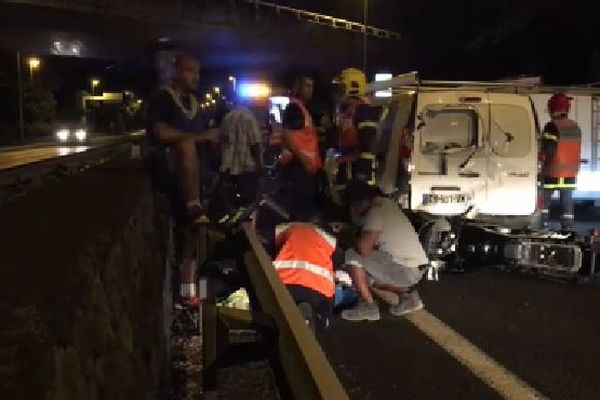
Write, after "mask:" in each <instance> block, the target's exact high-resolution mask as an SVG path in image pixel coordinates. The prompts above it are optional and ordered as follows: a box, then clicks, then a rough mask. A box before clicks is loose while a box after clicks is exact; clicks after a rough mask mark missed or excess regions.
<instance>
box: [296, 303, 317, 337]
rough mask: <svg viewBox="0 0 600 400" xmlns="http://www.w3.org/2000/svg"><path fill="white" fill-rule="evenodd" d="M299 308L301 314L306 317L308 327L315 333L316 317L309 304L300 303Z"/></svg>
mask: <svg viewBox="0 0 600 400" xmlns="http://www.w3.org/2000/svg"><path fill="white" fill-rule="evenodd" d="M298 308H299V309H300V313H301V314H302V316H303V317H304V320H305V321H306V325H308V327H309V328H310V330H311V331H313V332H314V331H315V315H314V313H313V309H312V307H311V305H310V304H308V303H300V304H298Z"/></svg>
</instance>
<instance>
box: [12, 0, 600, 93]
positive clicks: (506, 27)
mask: <svg viewBox="0 0 600 400" xmlns="http://www.w3.org/2000/svg"><path fill="white" fill-rule="evenodd" d="M165 1H166V0H165ZM364 1H365V0H329V1H319V0H278V3H280V4H282V5H289V6H292V7H298V8H304V9H307V10H312V11H317V12H322V13H324V14H330V15H334V16H338V17H341V18H346V19H350V20H355V21H362V18H363V4H364ZM133 3H136V4H140V3H139V1H136V2H132V4H133ZM184 3H185V2H184ZM234 3H235V4H237V7H236V8H235V14H236V17H237V22H236V23H235V24H234V25H227V24H218V23H214V21H211V22H210V23H204V24H202V23H200V24H198V23H197V21H196V26H193V24H192V26H190V24H189V23H188V22H189V21H186V24H179V23H178V21H177V20H176V19H175V20H171V21H170V22H169V21H167V19H166V18H165V21H161V20H162V19H163V18H162V14H161V12H160V11H156V12H155V13H153V14H150V17H151V19H148V18H146V16H144V15H142V16H139V15H136V16H135V17H133V18H130V17H122V16H121V17H115V16H107V15H104V14H102V13H100V12H95V13H89V12H67V11H64V10H61V11H57V10H50V9H47V8H35V7H26V6H22V5H1V6H0V8H1V11H2V13H0V49H2V50H4V51H11V50H16V49H22V50H23V51H24V53H25V54H27V53H28V52H29V53H32V54H40V55H42V56H43V55H44V54H43V51H44V50H43V49H44V46H46V44H45V41H48V40H52V39H50V38H51V37H52V35H53V33H52V34H50V33H48V32H55V31H57V32H63V33H62V34H63V36H64V32H68V35H69V36H72V37H78V35H83V36H82V37H83V39H82V43H83V45H84V50H86V51H87V54H85V55H84V57H85V58H90V59H97V60H100V61H98V62H97V63H96V64H94V63H91V64H90V63H84V64H82V63H81V62H76V63H75V62H74V65H73V66H68V67H66V66H65V68H66V69H65V71H66V70H68V71H69V74H71V71H75V72H76V71H81V73H80V74H79V75H81V76H78V77H77V78H76V79H78V83H77V84H74V85H75V86H77V85H79V86H81V84H82V82H83V83H85V80H86V79H87V76H84V75H89V74H92V73H97V74H106V75H107V76H112V77H115V78H111V82H110V84H111V85H113V86H119V85H120V84H121V82H122V81H123V80H133V81H135V82H134V85H137V86H141V87H144V86H147V83H148V82H149V81H152V79H154V76H152V72H151V71H152V69H153V62H154V60H153V55H152V54H153V52H154V51H155V50H156V48H157V47H158V46H159V43H158V38H160V37H169V38H171V39H172V41H171V42H170V43H169V46H171V47H172V48H175V49H185V50H189V51H191V52H193V53H195V54H197V55H198V56H199V57H200V58H201V59H202V61H203V64H204V66H205V72H206V74H207V76H209V77H210V79H213V77H215V78H214V79H217V77H218V76H220V75H224V76H226V75H227V74H229V73H235V74H239V73H245V72H248V71H251V72H252V73H259V72H265V73H267V74H270V75H271V76H274V77H278V78H280V77H285V76H286V74H287V75H288V76H289V75H290V74H291V73H292V72H293V71H294V70H299V69H310V70H311V71H316V72H320V74H322V75H323V76H325V77H328V76H331V75H332V74H333V73H335V71H338V70H339V69H341V68H343V67H347V66H361V65H362V58H361V55H362V50H361V49H362V38H361V36H360V35H359V34H355V33H348V32H344V31H341V30H333V29H330V28H326V27H321V26H317V25H314V24H310V23H307V22H302V21H298V20H296V19H295V18H294V17H291V16H289V15H282V16H277V15H275V14H274V13H273V12H269V11H265V10H262V11H260V12H259V13H258V14H257V13H256V11H255V9H254V7H252V6H250V5H247V4H245V2H243V1H241V0H237V2H234ZM368 3H369V24H372V25H375V26H377V27H381V28H386V29H389V30H393V31H396V32H399V33H401V34H402V35H403V37H402V41H401V42H399V43H398V42H394V41H386V40H381V39H375V38H370V39H369V68H368V69H369V71H368V72H369V76H371V77H372V75H373V74H374V73H375V72H378V71H384V70H385V71H390V72H395V73H400V72H405V71H409V70H419V71H420V73H421V75H422V76H424V77H427V78H433V79H497V78H503V77H509V76H516V75H541V76H543V77H544V79H545V81H546V82H547V83H556V84H559V83H586V82H593V81H600V2H599V1H579V0H575V1H569V2H566V1H559V0H527V1H522V0H521V1H517V0H504V1H481V0H478V1H473V0H455V1H448V0H402V1H398V0H368ZM592 3H594V5H592ZM166 4H172V3H168V2H166ZM190 4H191V3H190ZM194 4H201V5H202V7H204V8H202V9H199V12H200V13H201V14H202V13H204V12H210V11H213V10H220V11H223V10H225V11H224V12H225V13H226V14H227V13H228V12H229V11H228V10H231V9H227V7H226V6H225V5H226V4H229V7H231V4H233V3H231V2H224V1H221V0H206V1H204V2H196V3H194ZM9 33H10V34H9ZM111 63H113V64H114V66H115V67H114V68H115V69H116V70H120V71H124V72H123V73H120V74H115V73H114V71H115V69H113V70H112V71H111V70H110V68H109V67H110V65H113V64H111ZM54 65H55V66H54V67H53V69H47V70H45V71H44V72H43V73H44V74H46V75H47V74H50V73H51V71H52V70H54V71H58V72H57V73H55V75H57V74H58V75H59V76H58V77H57V76H53V77H49V78H48V79H49V81H52V82H61V81H65V74H61V73H60V67H59V66H60V65H63V66H64V65H66V64H65V63H60V62H55V63H54ZM136 65H137V67H136ZM136 71H137V73H136ZM74 75H77V73H74ZM74 75H68V76H69V77H70V76H74ZM140 75H149V77H146V76H145V77H143V78H141V77H140ZM71 83H73V82H71ZM108 83H109V82H108V81H107V84H108Z"/></svg>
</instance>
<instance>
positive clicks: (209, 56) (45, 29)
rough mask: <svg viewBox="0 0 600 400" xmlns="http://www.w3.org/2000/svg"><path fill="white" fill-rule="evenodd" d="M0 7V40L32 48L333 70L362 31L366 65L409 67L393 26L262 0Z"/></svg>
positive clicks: (215, 65)
mask: <svg viewBox="0 0 600 400" xmlns="http://www.w3.org/2000/svg"><path fill="white" fill-rule="evenodd" d="M0 9H1V10H2V12H3V14H4V15H5V20H6V23H5V24H4V25H3V26H2V27H1V28H0V31H1V32H2V35H1V37H0V46H1V47H4V48H12V49H21V50H23V51H25V52H30V53H34V54H59V55H66V56H76V57H90V58H100V59H119V60H127V61H134V62H140V61H141V60H145V61H146V62H150V63H151V62H153V54H155V53H156V51H158V50H160V49H173V48H175V49H185V50H188V51H191V52H193V53H195V54H197V55H198V56H199V57H200V58H201V60H202V62H203V64H204V66H205V67H207V68H209V69H226V70H229V71H232V72H236V71H238V70H245V71H248V70H253V71H261V72H267V73H269V72H274V71H281V70H282V69H286V68H293V69H298V68H303V69H309V68H310V69H323V70H325V71H327V72H328V73H329V72H331V73H333V72H335V71H338V70H340V69H342V68H345V67H348V66H357V67H360V66H361V65H362V57H363V39H364V35H365V33H366V35H367V37H368V58H369V65H377V66H378V67H381V68H392V67H397V68H409V67H410V66H411V65H409V62H407V60H410V59H411V57H410V54H409V51H410V50H409V48H410V45H409V42H408V41H407V40H405V38H404V37H402V36H401V35H400V34H399V33H398V32H394V31H392V30H389V29H384V28H381V27H375V26H372V25H368V24H367V25H364V24H362V22H358V21H351V20H350V19H348V18H340V17H336V16H332V15H327V14H321V13H317V12H313V11H310V10H304V9H301V8H293V7H283V6H278V5H277V4H275V3H271V2H264V1H253V0H252V1H251V0H227V1H217V0H202V1H189V0H187V1H186V0H177V1H168V0H149V1H141V0H138V1H125V0H85V1H75V0H9V1H5V2H3V4H1V5H0ZM21 21H26V22H27V25H26V26H25V25H24V24H22V23H21ZM373 72H374V71H373Z"/></svg>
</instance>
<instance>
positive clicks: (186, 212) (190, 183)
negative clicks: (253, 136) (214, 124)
mask: <svg viewBox="0 0 600 400" xmlns="http://www.w3.org/2000/svg"><path fill="white" fill-rule="evenodd" d="M174 67H175V71H174V72H175V73H174V77H173V82H172V83H171V84H170V85H169V86H167V87H165V88H162V89H161V90H159V91H158V93H157V94H156V95H155V96H154V98H153V99H152V101H151V103H150V105H149V109H148V121H147V128H146V136H147V144H148V147H149V152H148V156H147V157H146V162H147V165H148V167H149V169H150V173H151V175H152V177H153V180H154V182H155V184H156V185H157V186H158V188H159V190H162V191H164V192H165V193H166V194H167V195H168V196H169V197H170V199H171V206H172V209H173V212H174V219H175V223H176V225H177V228H178V235H177V236H178V238H179V239H178V242H179V243H178V246H177V247H178V248H180V249H181V254H180V257H179V258H180V263H181V264H180V271H179V272H180V296H181V298H182V300H183V302H184V303H186V304H188V303H189V304H190V305H195V304H196V303H197V300H198V296H197V292H196V286H195V283H194V282H195V274H196V270H197V265H196V257H195V255H194V252H195V251H194V249H195V244H194V243H193V242H194V239H193V238H194V234H193V229H192V228H193V226H194V225H196V224H199V223H207V222H208V219H207V217H206V214H205V211H204V208H203V206H202V202H201V200H200V166H199V159H198V152H197V144H199V143H209V142H212V143H216V142H218V139H219V133H218V131H217V130H216V129H213V130H207V129H206V128H207V126H206V124H205V122H204V120H203V118H202V116H201V114H200V105H199V102H198V100H197V98H196V96H195V95H194V92H195V91H196V90H197V88H198V83H199V77H200V64H199V63H198V61H197V60H196V59H195V58H194V57H192V56H189V55H179V56H177V58H176V59H175V64H174ZM167 150H168V152H167ZM167 153H169V154H167ZM168 156H170V161H171V162H169V160H168ZM169 164H172V167H171V166H170V165H169Z"/></svg>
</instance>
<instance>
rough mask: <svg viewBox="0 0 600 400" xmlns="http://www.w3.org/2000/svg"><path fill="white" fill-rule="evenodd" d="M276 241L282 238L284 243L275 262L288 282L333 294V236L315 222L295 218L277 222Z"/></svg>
mask: <svg viewBox="0 0 600 400" xmlns="http://www.w3.org/2000/svg"><path fill="white" fill-rule="evenodd" d="M276 242H278V243H281V242H283V247H282V248H281V250H280V251H279V254H277V258H275V261H273V266H274V267H275V269H276V270H277V273H278V274H279V277H280V278H281V281H282V282H283V283H284V284H285V285H300V286H304V287H306V288H308V289H311V290H314V291H315V292H319V293H321V294H322V295H324V296H325V297H333V294H334V292H335V278H334V272H333V261H332V260H331V256H332V255H333V252H334V251H335V244H336V240H335V238H334V237H333V236H331V235H329V234H327V233H326V232H325V231H323V230H322V229H320V228H317V227H316V226H314V225H312V224H305V223H296V222H295V223H291V224H284V225H278V226H277V229H276Z"/></svg>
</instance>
